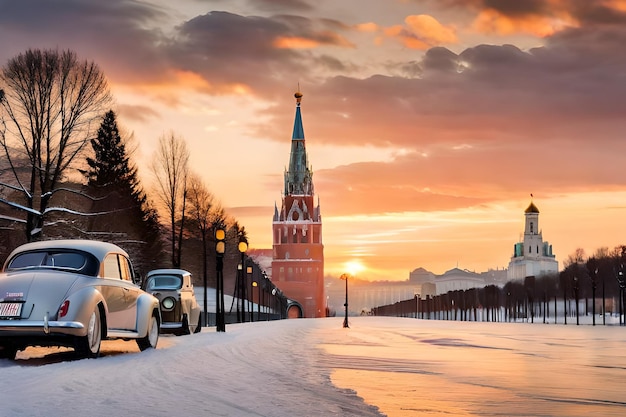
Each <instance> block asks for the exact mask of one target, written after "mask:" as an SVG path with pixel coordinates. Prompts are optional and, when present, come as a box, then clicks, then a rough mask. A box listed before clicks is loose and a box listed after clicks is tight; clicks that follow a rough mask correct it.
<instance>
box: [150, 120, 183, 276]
mask: <svg viewBox="0 0 626 417" xmlns="http://www.w3.org/2000/svg"><path fill="white" fill-rule="evenodd" d="M151 168H152V172H153V173H154V176H155V178H156V186H157V195H158V199H159V200H160V202H161V203H162V205H163V207H164V208H165V211H166V212H167V215H168V217H169V219H170V228H171V231H170V233H171V248H172V266H173V267H175V268H179V267H180V265H181V258H182V246H183V242H182V240H183V230H184V228H185V207H186V204H187V192H188V184H187V182H188V177H189V151H188V150H187V144H186V142H185V140H184V139H183V138H182V137H179V136H176V135H175V134H174V132H170V133H168V134H166V135H163V136H161V138H160V139H159V147H158V149H157V150H156V154H155V156H154V158H153V160H152V167H151Z"/></svg>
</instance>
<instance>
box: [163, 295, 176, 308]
mask: <svg viewBox="0 0 626 417" xmlns="http://www.w3.org/2000/svg"><path fill="white" fill-rule="evenodd" d="M174 306H176V300H175V299H174V298H173V297H165V298H164V299H163V300H162V301H161V307H162V308H163V310H171V309H173V308H174Z"/></svg>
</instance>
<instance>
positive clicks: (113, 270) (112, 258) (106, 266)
mask: <svg viewBox="0 0 626 417" xmlns="http://www.w3.org/2000/svg"><path fill="white" fill-rule="evenodd" d="M102 267H103V274H104V277H105V278H112V279H122V277H121V274H120V265H119V263H118V261H117V254H115V253H112V254H110V255H107V257H106V258H104V261H103V262H102Z"/></svg>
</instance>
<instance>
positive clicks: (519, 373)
mask: <svg viewBox="0 0 626 417" xmlns="http://www.w3.org/2000/svg"><path fill="white" fill-rule="evenodd" d="M344 330H346V329H344ZM331 337H332V338H333V339H335V340H329V341H328V342H327V343H325V344H324V345H323V347H324V350H325V351H326V352H327V353H328V355H327V356H325V358H326V359H325V360H326V361H327V366H328V367H330V368H333V369H335V371H334V372H333V373H332V380H333V382H334V383H335V385H337V386H339V387H350V388H352V389H354V390H355V391H356V392H357V394H358V395H359V396H361V397H363V398H364V399H365V401H366V402H368V403H371V404H376V405H377V406H378V407H379V409H380V411H381V412H383V413H385V414H386V415H388V416H563V417H566V416H567V417H573V416H624V415H626V328H624V327H618V326H609V327H605V326H596V327H592V326H587V325H585V326H573V325H568V326H564V325H554V324H552V325H546V324H529V323H476V322H451V321H424V320H415V319H384V318H355V319H352V320H351V328H350V329H349V331H346V332H344V333H343V334H342V333H341V331H336V330H333V332H332V336H331V334H328V339H331Z"/></svg>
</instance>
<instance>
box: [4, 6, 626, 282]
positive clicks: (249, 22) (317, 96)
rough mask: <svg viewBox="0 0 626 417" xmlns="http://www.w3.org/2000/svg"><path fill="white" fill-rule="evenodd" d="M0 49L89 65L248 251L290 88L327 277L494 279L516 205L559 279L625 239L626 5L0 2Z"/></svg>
mask: <svg viewBox="0 0 626 417" xmlns="http://www.w3.org/2000/svg"><path fill="white" fill-rule="evenodd" d="M0 45H1V47H0V63H1V64H2V65H4V64H5V63H6V61H7V59H9V58H11V57H13V56H15V55H17V54H19V53H21V52H24V51H25V50H26V49H28V48H41V49H43V48H59V49H71V50H74V51H76V52H77V54H78V56H79V58H82V59H88V60H93V61H95V62H96V63H97V64H98V65H99V66H100V67H101V69H102V70H103V71H104V73H105V74H106V76H107V78H108V80H109V82H110V85H111V89H112V92H113V95H114V97H115V106H114V110H116V111H117V112H118V118H119V123H120V125H121V127H122V128H123V129H125V130H126V131H128V132H132V133H133V135H134V139H135V141H136V143H137V144H139V149H138V151H137V153H136V154H135V159H136V162H137V164H138V165H139V169H140V173H141V175H142V178H143V179H144V181H145V184H149V183H150V181H151V178H150V172H149V170H148V168H147V166H148V161H149V159H150V158H151V157H152V155H153V152H154V149H155V147H156V144H157V142H158V139H159V137H160V136H162V135H163V134H166V133H168V132H174V133H175V134H177V135H179V136H181V137H183V138H184V139H185V140H186V142H187V145H188V147H189V149H190V151H191V154H192V157H191V158H192V161H191V164H192V169H193V171H194V172H196V173H198V174H199V175H201V177H202V178H204V179H205V181H206V185H207V187H208V188H209V189H210V190H211V191H212V192H213V194H215V196H216V197H217V198H218V199H219V200H220V201H221V203H222V204H223V206H224V207H225V208H226V210H227V212H228V213H229V214H231V215H232V216H234V217H235V218H236V219H237V220H238V221H239V223H240V224H241V225H243V226H245V228H246V230H247V231H248V237H249V239H250V247H252V248H257V249H262V248H271V244H272V241H271V239H272V215H273V212H274V204H278V206H279V207H280V201H281V197H282V196H281V191H282V190H283V173H284V169H285V167H286V166H287V164H288V162H289V150H290V140H291V133H292V129H293V120H294V115H295V99H294V97H293V94H294V92H295V91H296V90H297V89H298V85H299V86H300V91H301V92H302V93H303V94H304V97H303V100H302V119H303V124H304V132H305V137H306V146H307V150H308V155H309V162H310V164H311V165H312V168H313V173H314V174H313V181H314V184H315V191H316V195H317V196H318V197H319V200H320V204H321V208H322V217H323V241H324V245H325V259H326V266H325V269H326V273H327V275H330V276H337V277H338V276H339V275H340V274H341V273H342V272H345V269H346V268H347V267H348V266H347V265H348V263H354V262H357V263H360V264H361V265H362V266H363V269H362V270H361V271H359V273H358V276H359V278H362V279H370V280H379V279H388V280H405V279H407V278H408V276H409V272H410V271H411V270H413V269H415V268H417V267H423V268H425V269H427V270H430V271H432V272H434V273H436V274H441V273H444V272H445V271H447V270H449V269H452V268H454V267H459V268H462V269H468V270H472V271H476V272H482V271H486V270H488V269H496V268H500V269H501V268H505V267H507V265H508V262H509V260H510V256H511V255H512V253H513V245H514V244H515V243H516V242H518V241H519V239H520V235H521V233H522V232H523V227H524V209H525V208H526V207H527V206H528V204H529V203H530V200H531V197H530V194H531V193H532V194H533V195H534V198H533V202H534V203H535V205H536V206H537V207H538V208H539V210H540V212H541V214H540V217H539V221H540V223H539V226H540V229H542V231H543V238H544V240H547V241H549V242H550V243H551V244H552V245H553V252H554V253H555V254H556V257H557V260H558V261H559V267H562V262H563V260H564V259H566V258H567V256H568V255H571V254H572V253H573V252H574V251H575V250H576V249H577V248H582V249H584V250H585V252H586V253H587V254H588V255H590V254H592V253H593V252H594V251H595V250H596V249H598V248H599V247H603V246H605V247H609V248H613V247H614V246H616V245H618V244H624V243H626V235H625V234H624V232H626V164H625V163H624V162H625V161H626V49H625V48H626V0H568V1H566V0H524V1H520V0H395V1H394V0H315V1H313V0H249V1H246V0H223V1H219V0H213V1H209V0H206V1H203V0H177V1H170V0H145V1H134V0H106V1H100V0H21V1H14V0H0Z"/></svg>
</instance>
